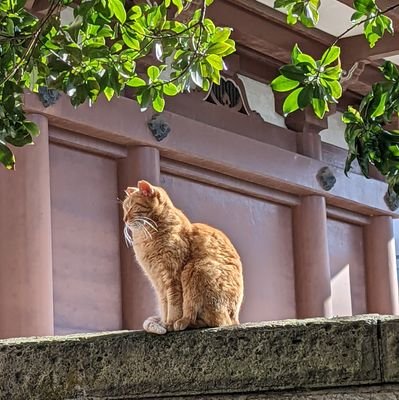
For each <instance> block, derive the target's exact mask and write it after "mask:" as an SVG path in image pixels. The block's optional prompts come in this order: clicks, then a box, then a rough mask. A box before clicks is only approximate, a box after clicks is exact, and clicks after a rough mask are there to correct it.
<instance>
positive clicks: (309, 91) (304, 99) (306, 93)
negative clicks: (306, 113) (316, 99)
mask: <svg viewBox="0 0 399 400" xmlns="http://www.w3.org/2000/svg"><path fill="white" fill-rule="evenodd" d="M313 92H314V88H313V86H312V85H307V86H305V87H304V88H303V89H302V91H301V92H300V93H299V95H298V106H299V108H300V109H304V108H305V107H307V106H308V105H309V104H310V103H311V102H312V99H313Z"/></svg>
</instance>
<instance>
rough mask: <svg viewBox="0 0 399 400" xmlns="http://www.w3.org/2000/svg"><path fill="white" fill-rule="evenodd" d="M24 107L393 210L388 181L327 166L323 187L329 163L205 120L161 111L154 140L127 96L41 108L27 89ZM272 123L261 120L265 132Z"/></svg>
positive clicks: (237, 171) (352, 204)
mask: <svg viewBox="0 0 399 400" xmlns="http://www.w3.org/2000/svg"><path fill="white" fill-rule="evenodd" d="M25 110H26V111H27V112H30V113H39V114H44V115H46V116H47V117H48V119H49V122H50V124H51V125H55V126H58V127H61V128H64V129H67V130H70V131H74V132H77V133H82V134H84V135H87V136H90V137H94V138H98V139H103V140H106V141H108V142H112V143H114V144H118V145H121V146H134V145H136V146H153V147H155V148H158V149H159V150H160V152H161V155H162V156H163V157H166V158H168V159H173V160H175V161H180V162H183V163H186V164H190V165H195V166H199V167H201V168H205V169H207V170H211V171H215V172H218V173H220V174H223V175H227V176H231V177H233V178H237V179H241V180H244V181H248V182H250V183H254V184H257V185H260V186H263V187H267V188H271V189H274V190H278V191H283V192H288V193H291V194H294V195H311V194H313V195H321V196H324V197H326V200H327V203H328V204H331V205H333V206H335V207H339V208H343V209H347V210H351V211H355V212H357V213H362V214H366V215H372V214H375V215H396V214H395V213H393V212H391V211H390V210H389V209H388V207H387V206H386V204H385V202H384V199H383V196H384V193H385V191H386V184H385V183H383V182H380V181H377V180H373V179H369V180H366V179H365V178H363V177H361V176H358V175H356V174H351V175H350V179H348V178H347V177H346V176H345V175H344V173H343V171H342V169H338V168H334V167H331V166H330V169H331V170H333V172H334V175H335V177H336V184H335V186H334V188H333V189H332V190H331V191H329V192H326V191H324V190H323V189H322V188H321V187H320V186H319V184H318V182H317V179H316V175H317V173H318V171H319V170H320V169H321V168H322V167H325V166H326V165H327V164H326V163H325V162H323V161H319V160H314V159H311V158H308V157H305V156H302V155H300V154H297V153H293V152H290V151H288V150H285V149H281V148H278V147H276V146H272V145H270V144H267V143H263V142H259V141H257V140H254V139H250V138H248V137H244V136H242V135H239V134H236V133H232V132H230V131H226V130H224V129H221V128H216V127H214V126H210V125H207V124H206V123H204V122H200V121H196V120H192V119H190V118H187V117H184V116H181V115H177V114H174V113H172V112H164V113H163V114H162V118H163V120H164V122H166V123H167V124H168V125H169V127H170V128H171V132H170V134H169V135H168V137H167V138H166V139H165V140H163V141H162V142H157V141H156V140H155V138H154V137H153V136H152V134H151V133H150V131H149V129H148V128H147V121H149V120H150V119H151V117H152V112H150V111H147V112H145V113H142V112H140V109H139V107H138V105H137V104H136V103H135V102H134V101H133V100H131V99H127V98H123V97H121V98H117V99H114V100H113V101H112V102H108V101H107V100H105V99H104V98H100V99H99V101H98V102H97V103H96V104H95V105H94V106H92V107H89V106H88V105H86V104H85V105H82V106H80V107H79V108H78V109H76V110H75V109H74V108H73V107H72V106H71V105H70V102H69V99H68V98H67V97H66V96H62V97H61V98H60V100H59V101H58V102H57V103H56V104H55V105H54V106H52V107H49V108H45V107H44V106H43V105H42V104H41V103H40V101H39V99H38V98H37V96H36V95H34V94H30V93H28V94H26V95H25ZM270 125H271V124H268V123H265V132H267V129H269V126H270Z"/></svg>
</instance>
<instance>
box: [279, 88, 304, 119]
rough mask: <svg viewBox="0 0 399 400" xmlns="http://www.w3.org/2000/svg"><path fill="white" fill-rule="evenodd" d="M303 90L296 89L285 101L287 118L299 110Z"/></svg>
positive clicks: (284, 108)
mask: <svg viewBox="0 0 399 400" xmlns="http://www.w3.org/2000/svg"><path fill="white" fill-rule="evenodd" d="M302 90H303V88H298V89H295V90H294V91H293V92H292V93H290V94H289V95H288V96H287V98H286V99H285V100H284V103H283V113H284V116H287V115H288V114H290V113H292V112H294V111H296V110H298V109H299V104H298V96H299V94H300V93H301V92H302Z"/></svg>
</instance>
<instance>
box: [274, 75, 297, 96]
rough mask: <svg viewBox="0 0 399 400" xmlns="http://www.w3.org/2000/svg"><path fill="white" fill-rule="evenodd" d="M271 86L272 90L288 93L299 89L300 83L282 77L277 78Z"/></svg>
mask: <svg viewBox="0 0 399 400" xmlns="http://www.w3.org/2000/svg"><path fill="white" fill-rule="evenodd" d="M270 85H271V87H272V89H273V90H274V91H276V92H288V91H290V90H293V89H295V88H296V87H298V86H299V82H298V81H295V80H292V79H288V78H286V77H285V76H283V75H280V76H278V77H277V78H275V79H274V80H273V81H272V82H271V84H270Z"/></svg>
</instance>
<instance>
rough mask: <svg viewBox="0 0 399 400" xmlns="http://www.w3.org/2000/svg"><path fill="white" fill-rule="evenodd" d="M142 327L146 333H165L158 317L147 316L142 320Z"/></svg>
mask: <svg viewBox="0 0 399 400" xmlns="http://www.w3.org/2000/svg"><path fill="white" fill-rule="evenodd" d="M143 328H144V330H145V331H146V332H148V333H155V334H157V335H165V333H166V332H167V330H166V328H165V327H164V326H163V325H162V323H161V318H159V317H156V316H154V317H149V318H147V319H146V320H145V321H144V322H143Z"/></svg>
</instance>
